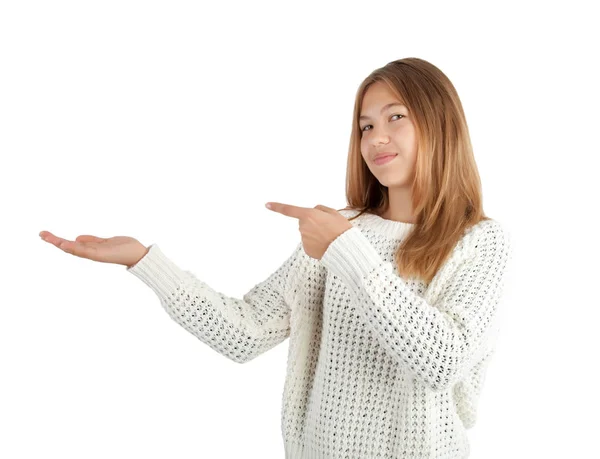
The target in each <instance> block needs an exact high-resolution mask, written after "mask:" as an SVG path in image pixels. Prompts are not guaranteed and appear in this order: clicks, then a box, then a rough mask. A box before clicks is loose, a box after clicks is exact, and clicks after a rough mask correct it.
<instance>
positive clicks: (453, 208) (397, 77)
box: [346, 57, 490, 283]
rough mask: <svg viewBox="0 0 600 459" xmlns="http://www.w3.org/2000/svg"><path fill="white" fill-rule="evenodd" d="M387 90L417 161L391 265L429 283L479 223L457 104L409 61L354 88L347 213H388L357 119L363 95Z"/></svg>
mask: <svg viewBox="0 0 600 459" xmlns="http://www.w3.org/2000/svg"><path fill="white" fill-rule="evenodd" d="M375 82H382V83H384V84H387V85H388V86H389V88H390V90H391V91H392V92H393V93H394V94H395V95H396V96H397V97H398V98H399V99H400V100H401V101H402V102H403V104H404V105H405V106H406V107H407V109H408V112H409V116H411V117H412V121H413V123H414V124H415V133H416V138H417V143H418V145H417V158H416V165H415V175H414V177H413V181H412V201H413V213H414V214H415V215H416V218H417V221H416V224H415V226H414V229H413V230H412V231H411V233H410V234H409V235H408V236H407V237H406V239H405V240H404V241H403V242H402V244H401V245H400V246H399V248H398V250H397V251H396V253H395V255H394V257H395V262H396V264H397V266H398V271H399V273H400V274H401V275H402V276H403V277H406V278H409V277H418V278H421V279H423V280H425V281H426V282H428V283H429V282H431V280H432V279H433V277H434V276H435V273H436V272H437V271H438V269H439V268H440V267H441V266H442V265H443V264H444V262H445V261H446V260H447V258H448V257H449V256H450V254H451V252H452V249H453V248H454V247H455V245H456V244H457V242H458V241H459V239H460V238H461V237H462V236H463V233H464V231H465V230H466V229H468V228H469V227H471V226H473V225H475V224H477V223H479V222H480V221H482V220H490V218H489V217H487V216H486V215H485V214H484V212H483V204H482V192H481V180H480V177H479V172H478V170H477V165H476V163H475V158H474V155H473V148H472V146H471V140H470V137H469V130H468V127H467V121H466V119H465V114H464V112H463V108H462V104H461V102H460V99H459V97H458V94H457V92H456V89H455V88H454V86H453V84H452V83H451V82H450V80H449V79H448V77H447V76H446V75H445V74H444V73H443V72H442V71H441V70H440V69H438V68H437V67H436V66H434V65H433V64H431V63H429V62H427V61H425V60H423V59H419V58H416V57H408V58H404V59H399V60H396V61H392V62H389V63H388V64H386V65H385V66H383V67H381V68H379V69H376V70H374V71H373V72H372V73H371V74H370V75H369V76H368V77H367V78H365V80H364V81H363V82H362V83H361V84H360V86H359V88H358V90H357V93H356V99H355V103H354V117H353V122H352V132H351V137H350V147H349V152H348V163H347V171H346V201H347V204H348V207H346V209H355V210H359V211H360V212H359V213H358V214H357V215H356V216H354V217H352V218H349V220H353V219H355V218H358V217H359V216H360V215H362V214H363V213H365V212H370V213H374V214H377V215H381V214H382V213H383V212H385V211H386V210H387V208H388V206H389V194H388V189H387V187H384V186H383V185H381V184H380V183H379V180H377V178H376V177H375V176H374V175H373V174H372V173H371V171H370V170H369V168H368V166H367V164H366V163H365V161H364V159H363V157H362V155H361V151H360V143H361V130H360V127H359V116H360V112H361V107H362V101H363V97H364V94H365V92H366V90H367V88H368V87H369V86H370V85H371V84H373V83H375Z"/></svg>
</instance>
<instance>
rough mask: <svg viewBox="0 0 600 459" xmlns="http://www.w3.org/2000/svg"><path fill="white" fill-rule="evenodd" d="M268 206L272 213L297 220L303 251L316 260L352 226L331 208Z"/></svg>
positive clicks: (274, 203) (276, 203)
mask: <svg viewBox="0 0 600 459" xmlns="http://www.w3.org/2000/svg"><path fill="white" fill-rule="evenodd" d="M269 204H270V205H271V207H270V209H271V210H272V211H274V212H279V213H280V214H283V215H286V216H288V217H293V218H297V219H298V220H299V222H298V228H299V229H300V233H301V234H302V245H303V247H304V251H305V252H306V254H307V255H308V256H309V257H312V258H316V259H317V260H320V259H321V257H322V256H323V254H324V253H325V252H326V251H327V248H328V247H329V244H331V243H332V242H333V241H334V240H335V239H336V238H337V237H338V236H339V235H340V234H342V233H344V232H345V231H346V230H349V229H350V228H352V226H353V225H352V223H350V222H349V221H348V219H346V217H344V216H343V215H342V214H340V213H339V212H338V211H337V210H335V209H332V208H331V207H327V206H322V205H318V206H315V207H314V208H311V207H299V206H293V205H291V204H282V203H279V202H269V203H267V205H269Z"/></svg>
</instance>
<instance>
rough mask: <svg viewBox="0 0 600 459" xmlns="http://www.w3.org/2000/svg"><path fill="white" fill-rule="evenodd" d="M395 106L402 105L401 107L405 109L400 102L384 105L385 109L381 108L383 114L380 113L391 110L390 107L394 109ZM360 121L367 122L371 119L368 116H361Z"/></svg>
mask: <svg viewBox="0 0 600 459" xmlns="http://www.w3.org/2000/svg"><path fill="white" fill-rule="evenodd" d="M394 105H401V106H403V107H404V105H403V104H401V103H400V102H392V103H389V104H386V105H384V106H383V107H381V112H380V113H383V112H384V111H385V110H387V109H388V108H390V107H393V106H394ZM358 119H359V120H363V119H365V120H366V119H369V117H368V116H366V115H362V116H361V117H360V118H358Z"/></svg>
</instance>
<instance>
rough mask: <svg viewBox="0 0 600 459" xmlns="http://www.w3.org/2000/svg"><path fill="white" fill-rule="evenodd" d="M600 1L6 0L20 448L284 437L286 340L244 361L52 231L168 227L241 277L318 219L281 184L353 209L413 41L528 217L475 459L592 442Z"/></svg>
mask: <svg viewBox="0 0 600 459" xmlns="http://www.w3.org/2000/svg"><path fill="white" fill-rule="evenodd" d="M517 5H518V6H517ZM591 5H592V2H577V1H570V2H567V3H559V2H556V3H554V2H553V3H551V4H548V3H545V2H524V3H523V2H519V3H517V2H506V1H504V2H502V3H501V4H497V5H496V4H495V5H493V6H492V5H491V4H489V3H477V4H475V3H472V4H470V3H460V2H439V3H431V2H400V1H393V2H383V1H369V2H344V3H342V2H339V3H338V2H295V3H291V2H275V1H273V2H259V1H252V2H245V1H237V2H223V3H221V2H197V1H186V2H182V1H169V2H166V1H163V2H158V1H148V0H146V1H125V0H119V1H108V0H105V1H103V2H89V1H52V2H46V1H44V2H42V1H36V2H33V1H26V0H19V1H17V0H14V1H4V2H2V3H1V4H0V66H1V67H0V153H1V161H2V163H1V167H0V174H2V175H1V177H0V178H1V180H0V187H1V189H0V192H1V195H2V207H3V210H2V217H3V222H4V223H2V225H1V227H0V231H2V237H1V240H2V243H3V245H2V258H3V263H2V268H1V269H2V295H3V298H2V307H1V317H0V352H1V354H0V358H1V361H0V364H1V377H0V457H2V458H7V459H20V458H42V457H43V458H61V459H67V458H108V457H110V458H134V457H140V458H141V457H144V458H150V457H152V458H165V457H172V458H199V457H202V458H204V457H206V458H208V457H210V458H233V457H245V458H282V457H283V442H282V439H281V431H280V410H281V393H282V390H283V384H284V377H285V363H286V356H287V348H288V341H285V342H284V343H282V344H281V345H279V346H277V347H276V348H274V349H272V350H271V351H269V352H268V353H266V354H263V355H262V356H260V357H258V358H257V359H256V360H254V361H252V362H250V363H248V364H245V365H239V364H236V363H233V362H232V361H229V360H227V359H226V358H224V357H222V356H221V355H219V354H217V353H216V352H215V351H213V350H212V349H210V348H209V347H208V346H206V345H205V344H203V343H202V342H200V341H199V340H198V339H196V338H195V337H194V336H193V335H191V334H190V333H188V332H187V331H185V330H184V329H183V328H181V327H180V326H179V325H177V324H176V323H175V322H174V321H172V320H171V319H170V318H169V316H168V315H167V314H166V312H165V311H164V310H163V309H162V307H161V305H160V302H159V300H158V298H157V297H156V295H155V294H154V293H153V292H152V291H151V290H150V289H149V288H148V287H147V286H146V285H144V284H143V283H142V282H141V281H140V280H138V279H137V278H135V277H134V276H133V275H132V274H129V273H127V272H126V270H125V267H124V266H121V265H110V264H105V263H96V262H93V261H90V260H87V259H82V258H77V257H74V256H72V255H69V254H66V253H64V252H62V251H61V250H60V249H58V248H56V247H54V246H52V245H50V244H48V243H46V242H44V241H42V240H41V239H40V238H39V237H38V233H39V232H40V231H42V230H48V231H51V232H53V233H54V234H56V235H59V236H61V237H64V238H67V239H69V240H74V239H75V238H76V237H77V236H78V235H80V234H94V235H97V236H102V237H110V236H116V235H127V236H132V237H135V238H137V239H138V240H140V241H141V242H142V243H144V244H145V245H150V244H152V243H157V244H159V245H160V247H161V249H162V250H163V252H164V253H165V254H167V256H168V257H169V258H171V259H172V260H173V261H174V262H175V263H177V264H178V265H179V266H180V267H181V268H183V269H186V270H191V271H193V272H194V273H195V274H196V275H197V276H198V277H199V278H200V279H202V280H203V281H205V282H206V283H208V284H209V285H210V286H211V287H213V288H214V289H215V290H217V291H219V292H223V293H225V294H227V295H229V296H233V297H237V298H241V297H242V295H243V294H244V293H245V292H246V291H248V290H249V289H250V288H251V287H252V286H254V285H255V284H256V283H258V282H260V281H262V280H263V279H265V278H266V277H267V276H268V275H269V274H270V273H271V272H272V271H273V270H274V269H275V268H276V267H278V266H279V265H280V264H281V263H282V262H283V260H285V259H286V258H287V256H288V255H289V254H290V253H291V251H292V249H293V248H294V247H295V245H296V243H297V242H299V232H298V226H297V220H295V219H292V218H288V217H284V216H283V215H280V214H276V213H273V212H271V211H269V210H267V209H265V207H264V203H266V202H267V201H278V202H285V203H291V204H295V205H301V206H307V207H308V206H310V207H313V206H315V205H317V204H324V205H327V206H329V207H333V208H336V209H340V208H343V207H345V206H346V201H345V189H344V186H345V172H346V156H347V151H348V142H349V137H350V126H351V121H352V109H353V103H354V95H355V91H356V89H357V87H358V85H359V84H360V82H361V81H362V79H363V78H365V77H366V76H367V75H368V74H369V73H370V72H371V71H372V70H374V69H375V68H377V67H381V66H383V65H385V64H386V63H388V62H390V61H392V60H396V59H400V58H403V57H413V56H414V57H420V58H422V59H425V60H428V61H430V62H431V63H433V64H435V65H436V66H438V67H439V68H440V69H441V70H442V71H443V72H444V73H446V75H448V77H449V78H450V79H451V81H452V82H453V83H454V85H455V86H456V88H457V90H458V93H459V95H460V97H461V100H462V103H463V107H464V110H465V113H466V116H467V121H468V125H469V129H470V132H471V136H472V137H471V138H472V142H473V145H474V150H475V155H476V160H477V164H478V167H479V172H480V174H481V178H482V182H483V191H484V210H485V212H486V213H487V215H489V216H491V217H492V218H495V219H497V220H499V221H501V222H502V223H503V224H504V225H505V226H506V227H507V228H508V229H509V230H510V231H511V232H512V235H513V239H514V250H515V256H514V266H515V270H514V272H513V275H512V277H511V278H510V282H509V284H508V285H507V290H506V294H505V296H504V300H503V305H504V307H505V309H504V311H505V315H504V317H505V319H504V328H503V333H502V335H501V337H500V340H499V342H498V348H497V354H496V356H495V358H494V360H493V362H492V364H491V365H490V368H489V372H488V375H487V379H486V385H485V387H484V392H483V395H482V398H481V402H480V407H479V419H478V422H477V425H476V426H475V427H474V428H473V429H471V430H469V438H470V441H471V450H472V455H471V458H474V459H480V458H485V459H492V458H506V457H511V458H533V457H536V458H537V457H549V456H552V457H589V455H588V454H587V453H589V452H590V451H593V450H595V449H593V448H594V442H595V434H596V431H595V429H594V425H593V424H595V427H597V415H598V409H599V407H598V404H597V400H598V397H597V396H596V393H597V392H596V391H597V381H598V380H597V379H596V378H593V377H592V374H593V373H594V372H595V371H596V368H595V365H596V362H597V360H598V359H597V355H596V350H597V349H598V344H597V337H598V332H599V330H598V319H599V318H600V316H599V314H598V306H600V302H599V301H598V296H597V286H598V273H599V270H598V259H599V253H598V248H597V247H598V242H597V241H598V239H597V234H598V230H597V226H595V225H592V221H597V219H596V218H595V217H596V213H597V211H598V202H597V201H598V186H597V181H598V175H597V166H598V164H599V161H598V157H599V154H600V149H599V147H598V124H599V123H598V122H599V116H598V103H599V102H600V98H599V97H598V96H599V94H598V93H599V91H598V81H600V75H599V72H598V48H597V45H593V43H594V42H595V43H598V40H599V38H600V37H599V36H598V32H597V30H598V29H597V27H596V26H597V24H596V22H597V21H596V19H597V16H595V15H594V14H592V10H591ZM594 29H595V31H594ZM594 404H595V406H594ZM586 452H587V453H586Z"/></svg>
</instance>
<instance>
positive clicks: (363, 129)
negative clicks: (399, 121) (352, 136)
mask: <svg viewBox="0 0 600 459" xmlns="http://www.w3.org/2000/svg"><path fill="white" fill-rule="evenodd" d="M394 116H401V117H402V118H404V115H401V114H399V113H396V114H395V115H392V116H390V118H393V117H394ZM367 126H371V125H370V124H367ZM367 126H365V127H363V128H362V129H361V132H364V131H365V128H366V127H367Z"/></svg>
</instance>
